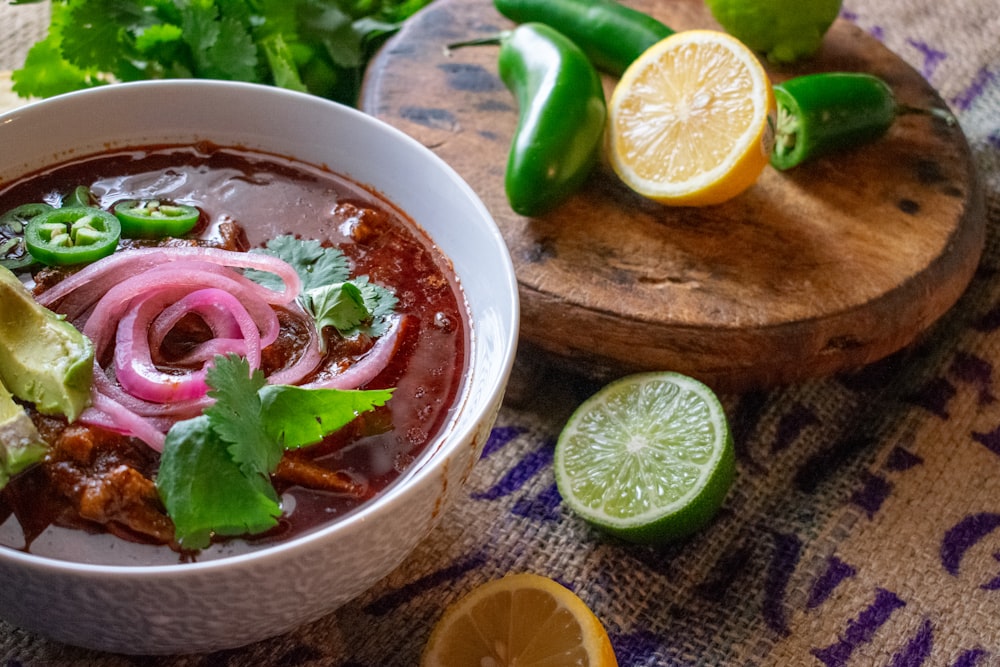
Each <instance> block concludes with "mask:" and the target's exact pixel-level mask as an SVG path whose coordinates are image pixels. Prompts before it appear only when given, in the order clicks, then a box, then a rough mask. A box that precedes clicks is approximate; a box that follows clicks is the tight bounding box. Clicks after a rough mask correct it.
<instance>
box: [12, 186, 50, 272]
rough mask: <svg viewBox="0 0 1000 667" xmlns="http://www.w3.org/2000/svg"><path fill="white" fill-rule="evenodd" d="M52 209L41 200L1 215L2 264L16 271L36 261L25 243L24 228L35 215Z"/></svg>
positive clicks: (16, 207)
mask: <svg viewBox="0 0 1000 667" xmlns="http://www.w3.org/2000/svg"><path fill="white" fill-rule="evenodd" d="M51 210H52V207H51V206H49V205H48V204H43V203H41V202H39V203H37V204H35V203H33V204H22V205H20V206H15V207H14V208H12V209H11V210H9V211H7V212H6V213H4V214H3V215H2V216H0V266H4V267H6V268H8V269H10V270H11V271H16V270H17V269H23V268H24V267H26V266H30V265H32V264H34V263H35V258H34V257H32V256H31V253H29V252H28V248H27V246H26V245H25V244H24V229H25V227H27V226H28V223H29V222H31V220H32V219H33V218H34V217H36V216H38V215H41V214H42V213H45V212H46V211H51Z"/></svg>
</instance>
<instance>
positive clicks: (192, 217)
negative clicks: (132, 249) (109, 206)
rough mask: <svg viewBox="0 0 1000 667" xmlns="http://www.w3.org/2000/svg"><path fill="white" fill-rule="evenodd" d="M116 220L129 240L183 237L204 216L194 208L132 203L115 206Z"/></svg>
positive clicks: (147, 201) (143, 201)
mask: <svg viewBox="0 0 1000 667" xmlns="http://www.w3.org/2000/svg"><path fill="white" fill-rule="evenodd" d="M114 212H115V217H117V218H118V221H119V222H121V225H122V236H125V237H127V238H160V237H163V236H183V235H185V234H187V233H188V232H189V231H191V230H192V229H193V228H194V226H195V225H197V224H198V218H199V217H200V216H201V212H200V211H199V210H198V209H197V208H195V207H194V206H188V205H187V204H175V203H173V202H168V201H161V200H159V199H129V200H126V201H120V202H118V203H117V204H115V206H114Z"/></svg>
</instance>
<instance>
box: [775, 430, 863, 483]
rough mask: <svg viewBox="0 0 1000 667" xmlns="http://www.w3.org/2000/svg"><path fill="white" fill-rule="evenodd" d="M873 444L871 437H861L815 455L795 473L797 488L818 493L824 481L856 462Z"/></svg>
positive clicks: (849, 439) (838, 443)
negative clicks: (859, 455) (858, 456)
mask: <svg viewBox="0 0 1000 667" xmlns="http://www.w3.org/2000/svg"><path fill="white" fill-rule="evenodd" d="M873 442H874V440H873V439H872V438H871V437H870V436H867V435H860V436H856V437H851V438H847V439H846V440H842V441H840V442H837V443H835V444H834V445H833V446H831V447H830V448H828V449H826V450H824V451H822V452H817V453H815V454H813V455H812V456H811V457H809V459H808V460H807V461H806V462H805V463H804V464H802V466H801V467H800V468H799V470H798V471H797V472H796V473H795V487H796V488H797V489H799V490H800V491H802V492H803V493H809V494H812V493H816V490H817V489H818V488H819V485H820V484H821V483H822V482H823V480H825V479H828V478H830V477H832V476H834V475H835V474H836V473H837V472H838V471H839V469H840V467H841V466H842V465H845V464H847V463H850V462H853V461H855V460H856V458H857V455H858V452H860V451H861V450H863V449H866V448H868V447H870V446H871V445H872V443H873Z"/></svg>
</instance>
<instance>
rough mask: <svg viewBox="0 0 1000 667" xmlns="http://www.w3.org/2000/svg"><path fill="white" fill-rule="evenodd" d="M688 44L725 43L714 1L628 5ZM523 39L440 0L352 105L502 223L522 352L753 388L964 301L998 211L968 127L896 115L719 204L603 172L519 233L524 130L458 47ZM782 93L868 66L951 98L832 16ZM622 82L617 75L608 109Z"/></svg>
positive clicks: (910, 97) (913, 331)
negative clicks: (514, 141) (821, 76)
mask: <svg viewBox="0 0 1000 667" xmlns="http://www.w3.org/2000/svg"><path fill="white" fill-rule="evenodd" d="M626 4H628V5H631V6H634V7H636V8H638V9H640V10H643V11H646V12H648V13H650V14H653V15H654V16H656V17H657V18H659V19H660V20H662V21H663V22H664V23H666V24H667V25H669V26H671V27H672V28H674V29H675V30H683V29H688V28H697V27H707V28H718V24H716V23H715V22H714V20H713V19H712V17H711V16H710V14H709V13H708V12H707V10H706V9H705V8H704V5H703V3H702V1H701V0H673V1H672V2H666V3H665V2H655V1H654V0H629V1H627V2H626ZM510 27H512V24H511V23H510V22H509V21H507V20H506V19H505V18H503V17H502V16H501V15H500V14H499V13H497V11H496V10H495V9H494V7H493V5H492V3H491V2H490V0H436V2H435V3H434V4H432V5H431V6H430V7H429V8H427V9H425V10H423V11H422V12H421V13H419V14H418V15H416V16H415V17H414V18H413V19H411V20H410V22H409V23H408V24H407V25H406V27H404V29H403V30H402V31H401V32H399V33H398V34H397V35H395V36H394V37H393V38H392V39H390V40H389V41H388V42H387V43H386V45H385V46H384V47H383V48H382V49H381V51H380V52H379V53H378V54H377V56H376V57H375V59H374V60H373V62H372V63H371V66H370V67H369V70H368V75H367V77H366V80H365V85H364V88H363V91H362V97H361V100H360V103H359V106H361V108H362V109H363V110H365V111H366V112H368V113H369V114H371V115H373V116H375V117H377V118H380V119H382V120H384V121H387V122H388V123H390V124H392V125H394V126H396V127H398V128H400V129H401V130H403V131H404V132H406V133H407V134H409V135H411V136H413V137H414V138H416V139H417V140H419V141H420V142H422V143H423V144H424V145H426V146H428V147H429V148H431V149H432V150H433V151H434V152H435V153H437V154H438V155H439V156H440V157H441V158H443V159H444V160H445V161H446V162H448V163H449V164H451V165H452V166H453V167H454V168H455V169H456V171H458V173H459V174H460V175H461V176H463V177H464V178H465V179H466V180H467V181H468V182H469V184H470V185H471V186H472V188H473V189H474V190H475V191H476V192H477V193H478V194H479V196H480V197H481V198H482V199H483V201H484V202H485V204H486V206H487V207H488V208H489V210H490V212H491V213H492V214H493V216H494V218H495V219H496V221H497V224H498V225H499V227H500V230H501V232H502V234H503V236H504V239H505V240H506V242H507V244H508V247H509V249H510V252H511V255H512V257H513V260H514V265H515V270H516V272H517V276H518V281H519V285H520V293H521V307H522V324H521V335H522V340H524V341H525V342H527V343H528V344H529V345H532V346H535V347H537V348H539V349H541V350H543V351H544V352H545V353H546V354H547V355H549V356H551V357H552V358H553V359H556V360H558V361H559V362H566V363H567V364H571V365H573V366H575V367H576V368H580V369H582V370H584V371H585V372H586V373H588V374H590V375H592V376H594V377H599V378H611V377H615V376H619V375H622V374H624V373H628V372H634V371H641V370H659V369H669V370H676V371H680V372H684V373H688V374H690V375H693V376H696V377H699V378H701V379H702V380H704V381H706V382H708V383H709V384H710V385H712V386H714V387H715V388H717V389H718V390H727V391H741V390H747V389H752V388H760V387H767V386H772V385H775V384H780V383H787V382H792V381H797V380H801V379H805V378H809V377H813V376H818V375H824V374H830V373H834V372H837V371H841V370H847V369H854V368H857V367H860V366H862V365H864V364H867V363H870V362H872V361H875V360H877V359H880V358H882V357H884V356H886V355H888V354H891V353H893V352H895V351H897V350H899V349H901V348H902V347H904V346H906V345H907V344H909V343H911V342H912V341H913V340H914V339H915V338H916V337H917V336H918V335H919V334H920V333H921V332H922V331H924V330H925V329H926V328H927V327H928V326H930V325H931V324H932V323H933V322H934V321H935V320H937V319H938V318H939V317H940V316H941V315H942V314H943V313H945V312H946V311H947V310H948V309H949V308H950V307H951V306H952V305H953V304H954V302H955V301H956V300H957V299H958V297H959V296H960V295H961V293H962V292H963V290H964V289H965V287H966V286H967V284H968V282H969V280H970V279H971V277H972V274H973V271H974V270H975V268H976V266H977V264H978V261H979V257H980V254H981V252H982V246H983V239H984V226H985V212H984V204H983V199H982V193H981V190H980V188H979V185H978V183H977V179H976V173H975V165H974V163H973V161H972V157H971V154H970V151H969V147H968V145H967V142H966V139H965V136H964V135H963V133H962V131H961V128H960V127H958V126H957V125H949V124H947V123H945V122H942V121H940V120H934V119H931V118H929V117H926V116H905V117H901V118H900V119H899V120H898V121H897V122H896V123H895V125H894V126H893V127H892V128H891V130H890V132H889V133H888V135H887V136H885V137H884V138H882V139H880V140H879V141H877V142H875V143H873V144H870V145H868V146H865V147H862V148H860V149H856V150H853V151H850V152H844V153H840V154H838V155H833V156H829V157H827V158H824V159H822V160H819V161H817V162H814V163H812V164H809V165H803V166H801V167H799V168H797V169H795V170H793V171H789V172H784V173H781V172H778V171H776V170H773V169H771V168H768V169H767V170H766V171H765V172H764V174H763V175H762V177H761V178H760V180H759V181H758V183H757V184H756V185H754V186H753V187H752V188H751V189H750V190H748V191H747V192H745V193H744V194H742V195H740V196H739V197H737V198H735V199H733V200H730V201H729V202H726V203H725V204H722V205H718V206H713V207H706V208H676V207H675V208H671V207H665V206H661V205H659V204H655V203H652V202H650V201H647V200H644V199H643V198H641V197H639V196H637V195H635V194H634V193H632V192H631V191H630V190H628V189H627V188H626V187H625V186H624V185H622V184H621V183H620V182H619V181H618V180H617V178H616V177H615V176H614V174H613V172H612V171H611V170H610V168H609V167H608V166H607V165H606V164H605V163H603V162H602V164H600V165H599V166H598V167H597V168H596V169H595V171H594V173H593V174H592V176H591V178H590V179H589V181H588V182H587V183H586V185H585V186H584V187H583V188H582V190H581V191H580V192H579V193H578V194H577V195H575V196H573V197H572V198H571V199H570V200H569V201H567V202H566V203H565V204H564V205H563V206H561V207H559V208H558V209H557V210H555V211H553V212H552V213H550V214H547V215H545V216H543V217H538V218H524V217H521V216H519V215H517V214H515V213H514V212H513V211H512V210H511V209H510V207H509V205H508V203H507V200H506V197H505V194H504V189H503V175H504V168H505V164H506V158H507V152H508V148H509V145H510V141H511V138H512V136H513V133H514V131H515V126H516V123H517V111H518V110H517V106H516V101H515V100H514V98H513V96H512V95H511V94H510V93H509V91H507V89H506V88H505V87H504V86H503V84H502V83H501V81H500V79H499V77H498V76H497V70H496V56H497V50H496V48H495V47H478V48H465V49H461V50H454V51H451V52H449V51H447V49H446V48H445V46H446V45H447V44H448V43H451V42H454V41H459V40H464V39H470V38H475V37H482V36H486V35H489V34H492V33H495V32H496V31H498V30H501V29H505V28H510ZM765 65H766V66H767V67H768V70H769V73H770V74H771V76H772V79H773V80H774V81H775V82H777V81H780V80H783V79H785V78H788V77H790V76H793V75H798V74H804V73H808V72H814V71H834V70H846V71H864V72H870V73H873V74H876V75H878V76H881V77H882V78H884V79H885V80H886V81H888V82H889V83H890V85H891V86H892V88H893V90H894V92H895V93H896V96H897V98H898V99H899V101H900V102H902V103H905V104H909V105H912V106H939V107H944V106H945V103H944V102H943V101H942V100H941V98H940V97H939V95H938V94H937V93H936V92H935V91H934V90H933V89H932V88H931V87H930V86H929V84H927V82H926V81H925V80H924V79H923V78H922V77H921V76H920V74H919V73H918V72H916V71H915V70H914V69H912V68H911V67H910V66H909V65H908V64H906V63H905V62H903V61H902V60H901V59H900V58H898V57H897V56H896V55H895V54H893V53H892V52H890V51H889V50H887V49H886V48H885V47H884V46H882V44H881V43H879V42H878V41H877V40H876V39H874V38H873V37H871V36H870V35H868V34H866V33H864V32H863V31H862V30H860V29H859V28H858V27H856V26H855V25H853V24H851V23H849V22H848V21H845V20H843V19H838V21H837V22H836V23H835V24H834V26H833V27H832V29H831V30H830V32H829V33H828V34H827V37H826V40H825V42H824V46H823V48H822V50H821V51H820V53H819V54H817V56H816V57H815V58H813V59H811V60H810V61H808V62H805V63H800V64H797V65H795V66H793V67H788V68H785V69H782V70H779V69H775V68H774V67H773V66H771V65H770V64H768V63H765ZM614 83H615V81H614V79H612V78H610V77H605V87H606V91H607V93H608V95H609V96H610V92H611V90H612V89H613V86H614Z"/></svg>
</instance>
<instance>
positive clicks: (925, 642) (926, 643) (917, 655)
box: [889, 620, 934, 667]
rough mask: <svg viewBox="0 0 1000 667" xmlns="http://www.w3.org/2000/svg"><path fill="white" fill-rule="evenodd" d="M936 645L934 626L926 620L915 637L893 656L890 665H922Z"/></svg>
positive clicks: (909, 666) (904, 666) (895, 666)
mask: <svg viewBox="0 0 1000 667" xmlns="http://www.w3.org/2000/svg"><path fill="white" fill-rule="evenodd" d="M933 647H934V627H933V626H932V625H931V622H930V621H928V620H924V623H923V625H921V626H920V630H918V631H917V634H916V636H915V637H913V639H911V640H910V641H909V642H907V644H906V646H904V647H903V649H902V650H901V651H900V652H899V653H897V654H895V655H894V656H892V662H890V663H889V665H890V667H920V666H921V665H923V664H924V661H926V660H927V657H928V656H929V655H930V654H931V649H932V648H933Z"/></svg>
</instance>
